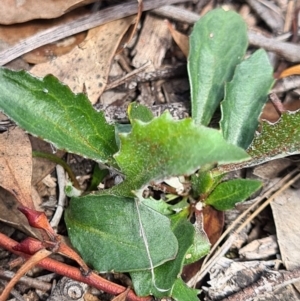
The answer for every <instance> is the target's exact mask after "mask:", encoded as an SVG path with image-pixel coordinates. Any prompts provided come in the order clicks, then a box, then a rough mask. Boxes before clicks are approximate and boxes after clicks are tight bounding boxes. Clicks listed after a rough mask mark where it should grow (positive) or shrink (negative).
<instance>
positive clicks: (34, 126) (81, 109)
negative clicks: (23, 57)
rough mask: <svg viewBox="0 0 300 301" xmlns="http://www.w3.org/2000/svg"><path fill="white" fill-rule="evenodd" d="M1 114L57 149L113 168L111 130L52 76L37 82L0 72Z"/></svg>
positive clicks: (81, 98) (114, 148) (22, 73)
mask: <svg viewBox="0 0 300 301" xmlns="http://www.w3.org/2000/svg"><path fill="white" fill-rule="evenodd" d="M0 110H1V111H3V112H4V113H5V114H6V115H7V116H9V117H10V118H11V119H13V120H14V121H15V122H16V123H17V124H18V125H19V126H20V127H22V128H24V129H25V130H26V131H27V132H29V133H31V134H33V135H35V136H38V137H41V138H43V139H44V140H46V141H48V142H51V143H52V144H53V145H54V146H55V147H57V148H59V149H65V150H67V151H69V152H72V153H76V154H79V155H82V156H84V157H87V158H90V159H93V160H96V161H98V162H109V163H112V164H115V162H114V160H113V157H112V156H113V154H114V153H116V152H117V150H118V148H117V145H116V141H115V136H114V135H115V134H114V126H113V125H110V124H108V123H107V122H106V120H105V118H104V115H103V113H102V112H97V111H95V110H94V108H93V107H92V105H91V104H90V102H89V100H88V99H87V98H86V96H85V95H83V94H73V93H72V91H71V90H70V89H69V87H67V86H65V85H63V84H62V83H60V82H59V81H58V80H57V79H56V78H55V77H53V76H51V75H48V76H46V77H45V78H43V79H40V78H36V77H33V76H31V75H30V74H29V73H27V72H25V71H19V72H15V71H11V70H9V69H5V68H1V69H0Z"/></svg>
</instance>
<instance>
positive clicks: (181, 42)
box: [166, 21, 189, 57]
mask: <svg viewBox="0 0 300 301" xmlns="http://www.w3.org/2000/svg"><path fill="white" fill-rule="evenodd" d="M166 23H167V25H168V28H169V30H170V32H171V35H172V37H173V39H174V41H175V43H176V44H177V45H178V47H179V48H180V49H181V51H182V52H183V54H184V55H185V56H186V57H187V56H188V55H189V37H188V36H186V35H185V34H183V33H181V32H179V31H177V30H176V29H175V28H174V27H173V25H172V24H171V23H170V22H169V21H166Z"/></svg>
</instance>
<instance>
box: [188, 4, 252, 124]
mask: <svg viewBox="0 0 300 301" xmlns="http://www.w3.org/2000/svg"><path fill="white" fill-rule="evenodd" d="M247 45H248V37H247V27H246V24H245V22H244V21H243V19H242V17H241V16H240V15H238V14H237V13H235V12H234V11H225V10H224V9H222V8H220V9H215V10H212V11H211V12H209V13H207V14H206V15H205V16H204V17H202V18H201V19H200V20H199V21H198V22H197V23H196V24H195V26H194V28H193V31H192V34H191V36H190V52H189V57H188V73H189V79H190V87H191V101H192V106H191V107H192V117H193V119H194V120H195V122H196V124H198V125H199V124H202V125H208V124H209V122H210V120H211V118H212V116H213V114H214V112H215V110H216V108H217V107H218V105H219V103H220V101H221V100H222V99H223V96H224V85H225V83H226V82H228V81H230V80H231V78H232V76H233V73H234V69H235V67H236V65H237V64H238V63H240V62H241V60H242V59H243V57H244V55H245V52H246V49H247Z"/></svg>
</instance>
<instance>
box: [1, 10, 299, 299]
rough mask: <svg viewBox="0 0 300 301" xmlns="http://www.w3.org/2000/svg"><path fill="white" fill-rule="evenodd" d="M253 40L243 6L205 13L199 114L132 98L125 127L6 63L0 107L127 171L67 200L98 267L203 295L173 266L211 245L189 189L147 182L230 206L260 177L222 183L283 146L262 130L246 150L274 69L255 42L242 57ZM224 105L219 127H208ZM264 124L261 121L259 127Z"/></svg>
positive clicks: (55, 140) (77, 236)
mask: <svg viewBox="0 0 300 301" xmlns="http://www.w3.org/2000/svg"><path fill="white" fill-rule="evenodd" d="M246 49H247V32H246V25H245V23H244V22H243V20H242V19H241V17H240V16H239V15H238V14H236V13H234V12H232V11H224V10H223V9H217V10H214V11H212V12H210V13H208V14H207V15H206V16H204V17H203V18H202V19H201V20H200V21H199V22H198V23H197V24H196V25H195V27H194V30H193V33H192V35H191V38H190V54H189V60H188V71H189V79H190V84H191V102H192V119H191V118H187V119H184V120H180V121H174V120H173V119H172V117H171V116H170V114H169V113H164V114H163V115H162V116H160V117H157V118H154V117H153V116H152V113H151V112H150V111H149V110H148V109H147V108H145V107H143V106H138V105H131V106H130V107H129V110H128V117H129V120H130V127H129V129H128V126H127V127H126V131H125V130H124V128H122V127H120V126H118V125H116V124H108V123H107V122H106V120H105V118H104V115H103V113H102V112H96V111H95V110H94V109H93V108H92V106H91V104H90V103H89V101H88V99H87V98H86V97H85V95H83V94H78V95H74V94H73V93H72V92H71V91H70V89H69V88H68V87H66V86H65V85H63V84H61V83H60V82H59V81H58V80H57V79H56V78H54V77H53V76H51V75H48V76H46V77H45V78H43V79H38V78H35V77H32V76H31V75H30V74H28V73H27V72H24V71H21V72H14V71H11V70H8V69H4V68H2V69H1V70H0V109H1V110H2V111H3V112H4V113H5V114H7V115H8V116H9V117H10V118H12V119H13V120H15V121H16V123H17V124H18V125H19V126H20V127H22V128H24V129H26V131H28V132H29V133H31V134H33V135H36V136H39V137H42V138H43V139H45V140H46V141H49V142H51V143H52V144H53V145H54V146H55V147H57V148H60V149H65V150H67V151H69V152H72V153H76V154H79V155H82V156H84V157H88V158H91V159H93V160H95V161H96V162H100V163H104V164H106V165H107V167H108V168H110V169H114V170H115V171H117V172H119V173H120V174H122V175H123V177H124V181H123V182H122V183H121V184H119V185H117V186H114V187H112V188H110V189H107V190H104V191H100V192H94V193H91V194H88V195H85V196H80V197H72V198H71V202H70V206H69V207H68V208H67V210H66V213H65V221H66V224H67V228H68V234H69V237H70V239H71V242H72V244H73V246H74V247H75V248H76V249H77V250H78V251H79V253H80V254H81V256H82V258H83V259H84V260H85V262H86V263H87V264H88V265H90V266H92V267H93V268H94V269H96V270H97V271H99V272H107V271H115V272H129V273H130V275H131V277H132V280H133V286H134V290H135V292H136V293H137V294H138V295H140V296H147V295H154V296H156V297H163V296H172V297H173V298H175V299H176V300H180V301H185V300H189V301H190V300H197V291H196V290H193V289H190V288H188V287H187V286H185V284H184V282H183V281H182V280H181V278H178V275H179V274H180V272H181V270H182V267H183V265H184V264H187V263H191V262H193V261H196V260H198V259H199V258H201V257H203V256H204V255H206V254H207V252H208V251H209V247H210V244H209V241H208V239H207V237H206V236H205V235H204V234H203V233H200V232H199V231H197V227H194V225H193V224H192V223H190V222H189V220H188V217H189V215H190V210H189V207H190V203H189V202H188V201H187V199H186V198H185V199H183V200H182V201H181V202H179V204H176V205H169V204H168V203H166V202H164V201H163V200H159V201H155V200H152V199H145V198H144V197H143V196H142V192H143V190H144V188H145V187H146V186H147V185H150V183H151V182H159V181H162V180H164V179H166V178H169V177H174V176H181V175H185V176H189V179H190V181H191V183H192V196H193V198H194V199H198V200H201V201H202V202H203V203H204V204H205V205H207V206H208V205H211V206H213V207H215V208H216V209H218V210H227V209H230V208H232V207H234V205H235V204H236V203H237V202H241V201H243V200H245V199H247V198H248V197H249V196H250V195H251V194H252V193H253V192H255V191H256V190H258V189H259V188H260V187H261V183H260V182H259V181H254V180H245V179H236V180H229V181H223V182H222V178H223V175H224V174H225V173H226V172H227V171H229V170H231V169H236V168H240V167H243V166H250V165H251V164H259V163H261V162H263V161H265V160H270V159H272V158H273V157H272V150H274V149H275V148H276V151H277V153H276V154H277V155H278V153H279V154H281V153H282V152H281V151H280V139H279V141H278V137H277V141H276V143H277V144H276V145H274V143H273V142H272V140H270V139H272V138H270V137H269V138H268V137H266V140H265V141H266V144H267V145H269V148H268V149H266V150H265V149H263V148H262V147H260V146H259V145H258V146H257V149H256V152H257V154H256V156H255V159H251V157H250V156H249V154H251V155H252V153H253V152H254V147H253V145H257V143H259V139H260V136H257V137H256V138H255V139H254V141H253V138H254V137H255V131H256V130H257V127H258V117H259V115H260V113H261V110H262V107H263V106H264V104H265V102H266V100H267V94H268V91H269V89H270V87H271V86H272V84H273V77H272V68H271V66H270V63H269V61H268V57H267V54H266V53H265V52H264V51H263V50H258V51H256V52H255V53H254V54H253V55H252V56H250V57H249V58H248V59H246V60H244V59H243V58H244V56H245V52H246ZM223 99H224V100H223ZM222 100H223V101H222ZM221 101H222V102H221ZM220 102H221V114H222V116H221V121H220V130H217V129H212V128H209V127H207V125H208V124H209V123H210V121H211V118H212V116H213V114H214V112H215V110H216V109H217V108H218V107H219V105H220ZM284 118H286V119H287V120H288V121H286V122H290V123H292V122H296V120H297V119H298V118H299V114H294V115H290V114H288V113H287V114H286V115H285V117H284ZM280 122H281V123H279V125H280V124H282V123H284V120H281V121H280ZM269 127H272V125H264V126H263V130H264V129H266V130H267V129H268V128H269ZM116 132H117V133H118V135H117V137H116ZM283 132H284V130H283ZM292 134H293V135H294V134H295V132H293V133H290V135H292ZM261 135H264V132H262V134H261ZM285 135H286V133H282V136H285ZM273 139H274V138H273ZM299 140H300V134H299V133H298V132H296V142H294V140H291V141H290V144H289V146H288V150H290V152H293V153H295V152H297V151H298V149H299V147H298V146H299ZM252 141H253V142H252ZM251 143H252V144H251ZM272 143H273V144H272ZM250 144H251V145H250ZM278 144H279V146H278ZM249 145H250V147H249ZM247 149H248V150H247ZM278 149H279V150H278ZM245 150H247V152H246V151H245ZM287 153H288V151H286V153H285V154H283V155H286V154H287ZM226 164H227V165H226ZM228 164H230V165H228ZM215 166H217V167H215ZM187 255H188V256H187Z"/></svg>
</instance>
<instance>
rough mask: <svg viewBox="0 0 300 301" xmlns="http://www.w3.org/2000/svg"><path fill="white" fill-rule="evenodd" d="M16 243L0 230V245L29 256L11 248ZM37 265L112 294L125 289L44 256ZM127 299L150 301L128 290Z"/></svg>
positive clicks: (94, 274) (129, 300) (22, 255)
mask: <svg viewBox="0 0 300 301" xmlns="http://www.w3.org/2000/svg"><path fill="white" fill-rule="evenodd" d="M16 245H18V242H16V241H14V240H13V239H11V238H9V237H7V236H6V235H4V234H2V233H1V232H0V247H2V248H5V249H6V250H8V251H9V252H11V253H14V254H17V255H19V256H21V257H23V258H26V259H27V258H30V257H31V256H30V255H28V254H25V253H22V252H18V251H16V250H14V249H13V247H15V246H16ZM37 265H38V266H40V267H42V268H43V269H46V270H48V271H51V272H55V273H57V274H59V275H63V276H66V277H69V278H71V279H73V280H76V281H79V282H83V283H86V284H88V285H90V286H92V287H95V288H97V289H99V290H103V291H104V292H106V293H109V294H112V295H118V294H121V293H122V292H124V291H125V290H126V288H125V287H123V286H121V285H118V284H116V283H113V282H110V281H108V280H106V279H104V278H102V277H100V276H99V275H97V274H96V273H94V272H91V273H90V274H89V275H87V276H83V275H82V273H81V271H80V269H78V268H75V267H72V266H69V265H67V264H65V263H62V262H59V261H56V260H54V259H51V258H45V259H43V260H42V261H40V262H39V263H38V264H37ZM127 300H128V301H150V300H152V298H151V297H138V296H136V295H135V293H134V292H133V291H132V290H130V291H129V293H128V296H127Z"/></svg>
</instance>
